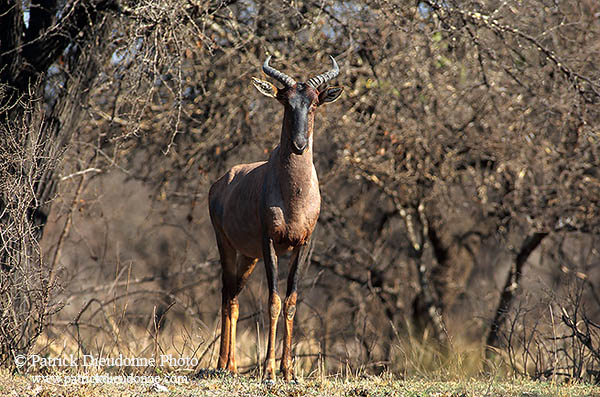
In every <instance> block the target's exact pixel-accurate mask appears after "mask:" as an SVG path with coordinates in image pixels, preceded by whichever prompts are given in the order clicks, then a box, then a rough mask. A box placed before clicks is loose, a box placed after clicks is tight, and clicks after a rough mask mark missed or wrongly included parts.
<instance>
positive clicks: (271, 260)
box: [263, 238, 281, 380]
mask: <svg viewBox="0 0 600 397" xmlns="http://www.w3.org/2000/svg"><path fill="white" fill-rule="evenodd" d="M263 258H264V261H265V267H266V270H267V282H268V284H269V341H268V344H267V357H266V359H265V373H264V375H263V378H264V379H265V380H275V340H276V337H277V320H278V319H279V312H280V311H281V299H280V298H279V295H278V293H277V271H278V269H277V255H276V253H275V248H274V246H273V240H271V239H270V238H266V239H265V241H264V244H263Z"/></svg>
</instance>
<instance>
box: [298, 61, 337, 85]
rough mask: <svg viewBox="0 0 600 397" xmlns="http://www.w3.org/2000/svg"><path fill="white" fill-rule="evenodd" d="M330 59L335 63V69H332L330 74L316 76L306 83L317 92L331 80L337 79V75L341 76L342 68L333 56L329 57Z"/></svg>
mask: <svg viewBox="0 0 600 397" xmlns="http://www.w3.org/2000/svg"><path fill="white" fill-rule="evenodd" d="M329 58H331V61H332V62H333V69H331V70H330V71H329V72H325V73H323V74H320V75H318V76H315V77H313V78H311V79H309V80H308V81H307V82H306V84H308V85H309V86H311V87H312V88H314V89H315V90H316V89H317V87H318V86H320V85H321V84H323V83H326V82H328V81H329V80H331V79H333V78H335V77H337V75H338V74H340V68H339V66H338V64H337V62H336V61H335V59H334V58H333V57H332V56H331V55H329Z"/></svg>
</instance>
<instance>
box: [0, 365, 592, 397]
mask: <svg viewBox="0 0 600 397" xmlns="http://www.w3.org/2000/svg"><path fill="white" fill-rule="evenodd" d="M57 375H59V374H57ZM163 386H164V388H163ZM159 388H160V389H161V390H160V391H159ZM0 394H1V395H4V396H36V397H42V396H86V397H87V396H111V397H114V396H140V395H162V396H215V397H219V396H285V397H296V396H363V397H367V396H438V397H442V396H456V397H458V396H461V397H462V396H465V397H467V396H519V397H524V396H540V397H541V396H600V388H599V387H597V386H592V385H585V384H554V383H549V382H532V381H526V380H522V379H514V380H509V381H497V380H495V379H487V380H486V379H471V380H465V381H461V382H440V381H429V380H422V379H410V380H398V379H395V378H393V377H392V376H386V375H384V376H379V377H375V376H368V377H359V378H348V377H342V376H339V377H337V376H333V377H326V378H320V379H314V378H310V379H304V380H301V381H300V382H299V383H298V384H287V383H284V382H281V381H279V382H277V383H275V384H274V385H272V386H270V385H267V384H264V383H263V382H261V381H260V380H257V379H256V378H253V377H245V376H238V377H233V376H229V375H220V376H213V377H210V378H206V379H190V381H189V383H187V384H180V385H165V384H163V385H162V386H156V385H141V384H131V385H124V384H115V385H110V384H98V385H49V384H44V383H39V382H34V381H33V378H32V375H27V376H21V375H10V374H9V373H7V372H6V371H4V372H0Z"/></svg>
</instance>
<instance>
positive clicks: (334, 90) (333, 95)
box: [319, 87, 344, 105]
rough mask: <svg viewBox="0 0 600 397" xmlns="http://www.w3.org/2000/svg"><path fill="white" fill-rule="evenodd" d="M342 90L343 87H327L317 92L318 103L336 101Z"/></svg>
mask: <svg viewBox="0 0 600 397" xmlns="http://www.w3.org/2000/svg"><path fill="white" fill-rule="evenodd" d="M342 91H344V88H343V87H327V88H325V89H324V90H323V91H321V92H319V105H322V104H324V103H331V102H335V101H337V99H338V98H339V97H340V95H342Z"/></svg>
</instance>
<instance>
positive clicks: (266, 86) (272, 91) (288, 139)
mask: <svg viewBox="0 0 600 397" xmlns="http://www.w3.org/2000/svg"><path fill="white" fill-rule="evenodd" d="M330 58H331V61H332V62H333V68H332V69H331V70H329V71H328V72H325V73H323V74H320V75H318V76H315V77H312V78H310V79H309V80H308V81H307V82H305V83H302V82H299V83H297V82H296V81H294V79H293V78H291V77H290V76H288V75H286V74H284V73H282V72H280V71H279V70H277V69H275V68H273V67H271V66H269V60H270V59H271V57H270V56H269V57H267V59H266V60H265V63H264V64H263V67H262V68H263V71H264V72H265V74H266V75H267V76H269V77H272V78H274V79H275V80H277V81H278V82H280V83H281V84H283V85H284V87H283V88H281V89H279V88H277V87H276V86H275V85H273V84H271V83H270V82H268V81H265V80H260V79H257V78H255V77H253V78H252V83H253V84H254V86H255V87H256V89H258V91H260V92H261V93H262V94H263V95H266V96H268V97H271V98H275V99H277V100H278V101H279V102H280V103H281V104H282V105H283V106H284V108H285V113H284V116H283V129H282V144H289V145H290V147H289V149H290V150H291V152H292V153H294V154H298V155H301V154H303V153H304V152H305V151H306V149H307V147H308V146H309V141H310V138H311V136H312V129H313V122H314V115H315V110H316V108H317V107H318V106H320V105H322V104H324V103H328V102H333V101H335V100H336V99H338V98H339V97H340V94H341V93H342V91H343V88H342V87H328V86H327V85H326V83H327V82H328V81H329V80H331V79H333V78H335V77H336V76H337V75H338V74H339V72H340V69H339V67H338V64H337V62H336V61H335V59H334V58H333V57H332V56H330Z"/></svg>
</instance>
